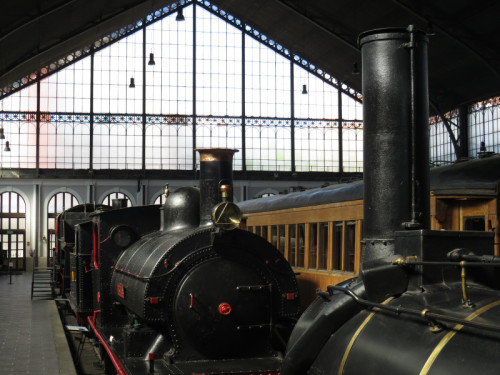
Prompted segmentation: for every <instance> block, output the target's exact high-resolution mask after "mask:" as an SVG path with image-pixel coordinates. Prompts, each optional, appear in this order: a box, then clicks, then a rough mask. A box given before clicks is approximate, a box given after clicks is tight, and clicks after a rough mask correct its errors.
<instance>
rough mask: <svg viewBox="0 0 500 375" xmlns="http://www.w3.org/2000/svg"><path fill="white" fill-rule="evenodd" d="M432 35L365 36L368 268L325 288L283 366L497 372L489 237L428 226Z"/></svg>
mask: <svg viewBox="0 0 500 375" xmlns="http://www.w3.org/2000/svg"><path fill="white" fill-rule="evenodd" d="M427 43H428V40H427V37H426V35H425V34H424V33H422V32H419V31H417V30H415V28H414V27H412V26H410V27H408V28H407V29H385V30H375V31H370V32H366V33H364V34H362V35H361V36H360V39H359V44H360V48H361V53H362V69H363V71H362V73H363V76H362V80H363V81H362V83H363V111H364V153H365V157H364V206H363V210H364V224H363V240H362V258H361V269H360V276H359V277H358V278H356V279H351V280H348V281H345V282H343V283H341V284H338V285H332V286H329V287H327V289H326V290H320V291H318V295H319V297H318V298H317V299H316V300H315V301H314V302H313V303H312V304H311V305H310V306H309V307H308V309H307V310H306V311H305V312H304V314H302V316H301V317H300V319H299V321H298V322H297V324H296V326H295V329H294V330H293V332H292V335H291V337H290V340H289V342H288V347H287V352H286V355H285V359H284V361H283V365H282V369H281V374H282V375H296V374H315V375H316V374H318V375H319V374H322V375H327V374H338V375H341V374H345V375H351V374H363V375H367V374H368V375H369V374H392V375H398V374H420V375H427V374H471V373H474V374H498V373H500V361H498V354H499V353H500V323H499V313H500V291H499V288H500V275H499V271H498V270H499V268H498V267H499V266H500V258H499V257H495V256H494V255H493V233H491V232H490V233H487V232H463V231H462V232H455V231H431V230H429V217H430V213H429V171H428V165H429V163H428V160H429V156H428V150H429V146H428V139H429V137H428V103H429V101H428V83H427Z"/></svg>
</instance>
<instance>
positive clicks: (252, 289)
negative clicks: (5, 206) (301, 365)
mask: <svg viewBox="0 0 500 375" xmlns="http://www.w3.org/2000/svg"><path fill="white" fill-rule="evenodd" d="M199 151H200V161H201V162H200V188H195V187H183V188H180V189H177V190H176V191H174V192H169V191H168V190H167V191H166V199H165V203H164V204H163V205H162V206H139V207H129V208H118V209H110V210H101V211H95V212H93V213H91V214H89V215H87V220H79V221H78V223H73V224H76V225H74V233H75V235H74V238H75V246H74V251H73V252H71V258H72V259H75V265H76V266H77V268H78V269H76V270H74V272H73V273H72V281H71V282H72V285H74V287H73V286H72V287H71V293H70V300H71V301H72V303H71V305H72V307H73V309H74V311H75V313H76V314H78V316H80V321H84V322H85V323H86V324H87V325H88V326H89V330H90V331H92V332H93V333H94V334H95V336H96V337H97V338H98V340H99V342H100V345H101V346H102V348H103V351H105V352H106V353H107V356H106V357H105V358H106V361H105V367H106V373H113V372H118V373H119V374H131V375H134V374H144V373H155V374H214V375H215V374H221V375H222V374H247V375H250V374H263V373H265V374H278V373H279V369H280V367H281V362H282V358H283V353H284V349H285V343H286V341H287V338H288V335H289V334H290V332H291V329H292V326H293V324H294V322H295V321H296V319H297V317H298V314H299V311H300V308H299V303H300V302H299V295H298V285H297V281H296V278H295V275H294V272H293V270H292V268H291V267H290V265H289V264H288V263H287V261H286V260H285V259H284V257H283V255H282V254H281V253H280V252H279V251H278V250H277V249H275V248H274V247H273V246H272V245H270V244H269V243H268V242H266V241H265V240H264V239H262V238H261V237H260V236H256V235H254V234H251V233H249V232H247V231H243V230H240V229H238V226H239V223H240V220H241V212H240V211H239V209H238V208H237V206H236V205H235V204H234V203H232V196H233V188H232V186H233V184H232V169H231V166H232V158H233V153H234V152H235V150H228V149H202V150H199ZM78 259H81V261H80V262H77V261H76V260H78Z"/></svg>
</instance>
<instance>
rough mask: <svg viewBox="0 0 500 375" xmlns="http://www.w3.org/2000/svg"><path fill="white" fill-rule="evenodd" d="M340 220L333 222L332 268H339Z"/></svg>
mask: <svg viewBox="0 0 500 375" xmlns="http://www.w3.org/2000/svg"><path fill="white" fill-rule="evenodd" d="M342 228H343V225H342V222H334V223H333V247H332V270H340V259H341V256H342Z"/></svg>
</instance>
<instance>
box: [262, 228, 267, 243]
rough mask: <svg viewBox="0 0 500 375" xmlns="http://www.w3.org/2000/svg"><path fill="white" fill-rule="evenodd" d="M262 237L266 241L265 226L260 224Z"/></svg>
mask: <svg viewBox="0 0 500 375" xmlns="http://www.w3.org/2000/svg"><path fill="white" fill-rule="evenodd" d="M261 236H262V238H263V239H265V240H266V241H267V226H262V234H261Z"/></svg>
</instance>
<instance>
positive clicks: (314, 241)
mask: <svg viewBox="0 0 500 375" xmlns="http://www.w3.org/2000/svg"><path fill="white" fill-rule="evenodd" d="M317 260H318V224H317V223H312V224H309V268H317Z"/></svg>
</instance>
